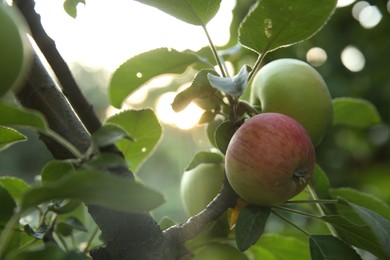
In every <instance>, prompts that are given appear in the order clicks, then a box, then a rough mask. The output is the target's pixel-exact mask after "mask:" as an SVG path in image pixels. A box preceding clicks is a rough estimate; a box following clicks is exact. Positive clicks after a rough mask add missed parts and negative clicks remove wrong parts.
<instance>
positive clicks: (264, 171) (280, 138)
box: [225, 113, 315, 207]
mask: <svg viewBox="0 0 390 260" xmlns="http://www.w3.org/2000/svg"><path fill="white" fill-rule="evenodd" d="M225 165H226V175H227V178H228V181H229V183H230V185H231V186H232V188H233V190H234V191H235V192H236V193H237V194H238V195H239V196H240V197H241V198H242V199H244V200H245V201H247V202H249V203H251V204H255V205H259V206H266V207H267V206H273V205H277V204H281V203H283V202H285V201H287V200H289V199H291V198H292V197H294V196H295V195H297V194H299V193H300V192H301V191H302V190H303V189H304V188H305V187H306V185H307V184H308V182H309V181H310V179H311V177H312V174H313V170H314V165H315V152H314V147H313V144H312V142H311V140H310V137H309V135H308V134H307V132H306V130H305V129H304V128H303V126H302V125H301V124H299V123H298V122H297V121H295V120H294V119H292V118H290V117H288V116H286V115H283V114H279V113H263V114H259V115H256V116H254V117H252V118H250V119H248V120H247V121H245V122H244V124H243V125H242V126H241V127H240V128H239V129H238V130H237V131H236V133H235V134H234V135H233V137H232V139H231V140H230V143H229V146H228V149H227V152H226V156H225Z"/></svg>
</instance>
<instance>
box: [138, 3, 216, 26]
mask: <svg viewBox="0 0 390 260" xmlns="http://www.w3.org/2000/svg"><path fill="white" fill-rule="evenodd" d="M136 1H137V2H140V3H143V4H147V5H150V6H153V7H156V8H158V9H160V10H161V11H163V12H165V13H167V14H170V15H172V16H174V17H176V18H177V19H179V20H182V21H184V22H186V23H190V24H194V25H206V24H207V22H208V21H210V20H211V18H213V17H214V16H215V15H216V13H217V12H218V9H219V4H220V2H221V0H168V1H161V0H136Z"/></svg>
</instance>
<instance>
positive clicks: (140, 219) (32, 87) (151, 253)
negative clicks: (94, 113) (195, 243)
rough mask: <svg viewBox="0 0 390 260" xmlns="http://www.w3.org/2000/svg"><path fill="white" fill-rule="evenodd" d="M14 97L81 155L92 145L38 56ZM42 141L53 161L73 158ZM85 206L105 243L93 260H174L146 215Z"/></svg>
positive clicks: (158, 230) (50, 140) (154, 224)
mask: <svg viewBox="0 0 390 260" xmlns="http://www.w3.org/2000/svg"><path fill="white" fill-rule="evenodd" d="M15 94H16V96H17V98H18V99H19V101H20V103H21V104H22V105H23V106H25V107H28V108H31V109H35V110H38V111H39V112H41V113H42V114H43V115H44V116H45V118H46V120H47V122H48V124H49V126H50V128H51V130H53V131H55V132H56V133H58V134H59V135H61V136H62V137H64V138H65V139H66V140H68V141H69V142H70V143H72V144H73V145H74V146H75V147H76V148H77V149H79V150H80V151H81V152H85V151H87V149H88V148H89V146H90V144H91V143H90V135H89V133H88V131H87V130H86V129H85V127H84V126H83V124H82V123H81V121H80V120H79V118H78V117H77V116H76V114H75V113H74V111H73V109H72V107H71V105H70V104H69V103H68V102H67V100H66V98H65V97H64V95H63V94H62V93H61V91H60V89H59V88H58V87H57V86H56V85H55V83H54V82H53V80H52V79H51V77H50V76H49V74H48V73H47V71H46V70H45V68H44V66H43V65H42V63H41V62H40V60H39V59H38V57H37V56H35V58H34V62H33V65H32V69H31V73H30V75H29V77H28V79H27V83H26V84H25V86H23V87H22V88H21V89H19V90H18V92H16V93H15ZM41 138H42V140H43V142H44V143H45V145H46V146H47V147H48V149H49V150H50V152H51V153H52V154H53V156H54V157H55V158H56V159H67V158H72V154H70V153H69V152H68V151H67V150H66V149H63V147H62V146H61V145H59V144H58V143H56V142H55V141H53V140H52V139H50V138H48V137H46V136H43V135H42V136H41ZM118 171H119V172H125V173H126V172H127V176H129V173H128V171H127V169H118ZM102 192H104V187H102ZM87 206H88V211H89V213H90V214H91V216H92V217H93V219H94V220H95V222H96V224H97V225H98V226H99V228H100V229H101V231H102V235H103V238H104V241H105V242H106V246H105V247H104V248H101V249H99V250H95V252H94V253H92V255H93V256H94V258H95V259H102V260H103V259H104V260H110V259H112V260H117V259H118V260H131V259H153V260H154V259H156V260H158V259H161V260H163V259H164V260H165V259H173V258H172V257H171V251H170V248H169V247H168V246H167V245H166V243H165V238H164V236H163V233H162V232H161V230H160V228H159V226H158V224H157V223H156V222H155V221H154V219H153V218H152V217H151V216H150V215H149V214H148V213H144V214H128V213H124V212H118V211H115V210H111V209H107V208H102V207H99V206H95V205H87Z"/></svg>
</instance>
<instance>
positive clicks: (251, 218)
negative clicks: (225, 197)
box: [236, 205, 271, 251]
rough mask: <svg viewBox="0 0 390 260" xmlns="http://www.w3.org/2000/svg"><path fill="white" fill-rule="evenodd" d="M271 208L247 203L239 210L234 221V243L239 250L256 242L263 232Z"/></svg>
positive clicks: (245, 248)
mask: <svg viewBox="0 0 390 260" xmlns="http://www.w3.org/2000/svg"><path fill="white" fill-rule="evenodd" d="M270 214H271V208H268V207H259V206H255V205H247V206H246V207H244V208H242V209H241V210H240V213H239V215H238V218H237V223H236V244H237V247H238V248H239V249H240V250H241V251H245V250H247V249H248V248H249V247H251V246H252V245H253V244H255V243H256V242H257V240H258V239H259V238H260V236H261V235H262V234H263V232H264V228H265V224H266V222H267V219H268V217H269V215H270Z"/></svg>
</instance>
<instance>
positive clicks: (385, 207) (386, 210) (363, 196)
mask: <svg viewBox="0 0 390 260" xmlns="http://www.w3.org/2000/svg"><path fill="white" fill-rule="evenodd" d="M330 194H331V195H332V197H333V198H338V197H341V198H342V199H345V200H347V201H349V202H351V203H354V204H356V205H359V206H362V207H365V208H367V209H370V210H372V211H374V212H376V213H378V214H380V215H382V216H383V217H385V218H387V219H388V220H390V206H389V204H387V203H386V202H384V201H383V200H381V199H379V198H377V197H375V196H373V195H372V194H368V193H365V192H362V191H358V190H355V189H352V188H337V189H331V190H330Z"/></svg>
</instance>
